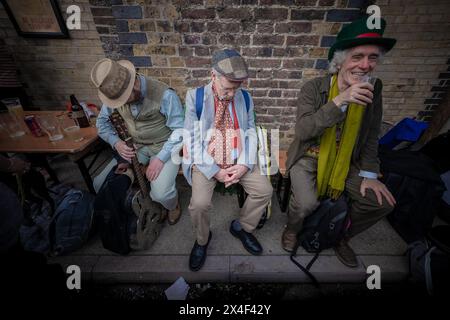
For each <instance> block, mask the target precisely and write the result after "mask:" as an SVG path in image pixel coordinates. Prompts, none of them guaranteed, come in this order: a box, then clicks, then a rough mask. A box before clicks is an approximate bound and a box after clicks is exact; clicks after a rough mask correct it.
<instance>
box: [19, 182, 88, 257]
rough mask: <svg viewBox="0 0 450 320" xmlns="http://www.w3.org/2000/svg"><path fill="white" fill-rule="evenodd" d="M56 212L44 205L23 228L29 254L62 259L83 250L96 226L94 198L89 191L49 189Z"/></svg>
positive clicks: (24, 245)
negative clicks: (92, 229) (32, 252)
mask: <svg viewBox="0 0 450 320" xmlns="http://www.w3.org/2000/svg"><path fill="white" fill-rule="evenodd" d="M49 194H50V195H51V196H52V198H53V200H54V203H55V207H56V209H55V211H54V212H52V210H51V205H50V204H49V203H48V202H47V201H44V202H43V204H41V205H40V206H39V210H40V212H35V213H34V214H33V216H30V218H29V220H28V222H27V224H24V225H22V226H21V227H20V239H21V242H22V245H23V247H24V249H25V250H29V251H35V252H40V253H44V254H47V255H51V256H58V255H63V254H67V253H70V252H73V251H75V250H77V249H79V248H80V247H81V246H82V245H83V244H84V243H85V242H86V240H87V239H88V238H89V235H90V230H91V227H92V222H93V212H94V211H93V202H94V196H93V195H92V194H90V193H88V192H86V191H82V190H78V189H75V188H71V187H69V186H65V185H58V186H56V187H53V188H49Z"/></svg>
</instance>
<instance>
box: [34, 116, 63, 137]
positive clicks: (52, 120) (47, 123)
mask: <svg viewBox="0 0 450 320" xmlns="http://www.w3.org/2000/svg"><path fill="white" fill-rule="evenodd" d="M37 120H38V122H39V125H40V126H41V128H42V130H43V131H44V132H45V133H46V134H47V135H48V139H49V140H50V141H58V140H61V139H62V138H64V135H63V134H62V133H61V130H60V126H59V123H58V120H57V119H56V117H55V116H53V115H40V116H39V117H37Z"/></svg>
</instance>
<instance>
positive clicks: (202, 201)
mask: <svg viewBox="0 0 450 320" xmlns="http://www.w3.org/2000/svg"><path fill="white" fill-rule="evenodd" d="M210 205H211V200H208V199H206V198H205V197H192V198H191V202H190V204H189V210H191V211H207V210H208V209H209V207H210Z"/></svg>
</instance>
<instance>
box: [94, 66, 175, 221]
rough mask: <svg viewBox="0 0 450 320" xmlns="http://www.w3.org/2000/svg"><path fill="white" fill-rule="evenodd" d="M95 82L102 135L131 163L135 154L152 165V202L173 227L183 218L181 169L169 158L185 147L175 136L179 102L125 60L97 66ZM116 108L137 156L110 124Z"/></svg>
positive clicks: (149, 173)
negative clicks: (178, 184)
mask: <svg viewBox="0 0 450 320" xmlns="http://www.w3.org/2000/svg"><path fill="white" fill-rule="evenodd" d="M91 80H92V82H93V83H94V85H95V86H96V87H97V88H98V95H99V97H100V100H101V101H102V102H103V106H102V109H101V111H100V113H99V116H98V118H97V129H98V134H99V136H100V137H101V138H102V139H103V140H105V141H106V142H107V143H109V144H110V145H111V147H112V148H113V149H114V150H116V151H117V153H118V154H119V155H120V156H121V157H122V158H123V159H125V160H127V161H131V159H132V158H133V157H134V156H135V153H136V152H137V157H138V160H139V162H140V163H142V164H144V165H147V164H148V167H147V169H146V177H147V179H148V180H149V181H150V184H151V191H150V197H151V198H152V200H153V201H155V202H158V203H160V204H161V205H162V206H163V207H164V208H165V209H166V210H167V211H168V215H167V218H168V222H169V224H175V223H176V222H177V221H178V220H179V218H180V216H181V209H180V206H179V204H178V193H177V190H176V186H175V179H176V177H177V174H178V169H179V164H175V163H174V162H173V161H172V159H171V155H172V153H176V154H178V152H179V150H180V148H181V142H182V141H181V140H182V139H181V137H179V135H176V134H173V132H174V130H176V129H181V128H182V127H183V122H184V115H183V113H184V111H183V107H182V105H181V101H180V99H179V98H178V96H177V94H176V93H175V91H174V90H173V89H171V88H169V86H167V85H166V84H165V83H162V82H160V81H157V80H155V79H152V78H149V77H145V76H143V75H141V74H138V73H136V70H135V68H134V65H133V64H132V63H131V62H130V61H127V60H119V61H113V60H111V59H102V60H100V61H98V62H97V63H96V64H95V65H94V67H93V68H92V71H91ZM114 109H117V110H118V112H119V113H120V115H121V116H122V117H123V119H124V121H125V123H126V126H127V128H128V131H129V133H130V135H131V136H132V138H133V141H134V142H135V144H136V147H137V150H136V151H135V150H134V149H133V148H130V147H128V146H127V145H126V144H125V142H124V141H122V140H121V139H120V138H119V136H118V135H117V132H116V130H115V129H114V126H113V125H112V123H111V122H110V120H109V115H110V114H111V113H112V112H113V111H114Z"/></svg>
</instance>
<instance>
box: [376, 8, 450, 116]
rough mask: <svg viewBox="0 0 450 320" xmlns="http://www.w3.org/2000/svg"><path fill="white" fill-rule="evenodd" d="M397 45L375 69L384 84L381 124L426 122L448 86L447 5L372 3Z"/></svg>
mask: <svg viewBox="0 0 450 320" xmlns="http://www.w3.org/2000/svg"><path fill="white" fill-rule="evenodd" d="M377 5H379V6H380V8H381V14H382V16H383V17H384V18H386V20H387V23H388V26H389V27H388V28H387V30H386V33H385V35H386V36H388V37H393V38H396V39H397V44H396V46H395V48H394V50H392V52H390V53H389V55H388V56H386V58H385V59H384V61H383V64H382V65H381V66H380V68H379V69H378V70H379V72H378V75H379V76H380V78H381V79H383V82H384V91H383V98H384V109H385V110H384V119H385V120H387V121H391V122H397V121H399V120H401V119H402V118H404V117H415V116H418V117H419V118H422V119H425V120H428V119H429V118H430V116H431V115H432V114H433V110H434V109H435V108H436V107H437V104H438V103H439V101H440V99H441V97H442V96H443V94H444V92H445V91H446V89H447V88H448V86H449V85H450V73H449V69H448V67H449V61H448V59H449V57H450V32H449V30H450V18H449V13H450V1H448V0H389V1H388V0H378V1H377Z"/></svg>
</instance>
